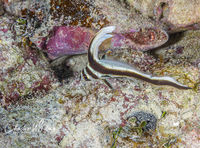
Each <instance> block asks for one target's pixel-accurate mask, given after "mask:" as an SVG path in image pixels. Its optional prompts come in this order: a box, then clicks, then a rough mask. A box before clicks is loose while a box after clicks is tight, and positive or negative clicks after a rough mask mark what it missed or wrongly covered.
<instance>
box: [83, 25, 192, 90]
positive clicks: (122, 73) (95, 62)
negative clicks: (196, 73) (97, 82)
mask: <svg viewBox="0 0 200 148" xmlns="http://www.w3.org/2000/svg"><path fill="white" fill-rule="evenodd" d="M114 30H115V26H108V27H104V28H103V29H101V30H100V31H99V32H98V33H97V34H96V35H95V37H94V38H93V39H92V41H91V43H90V46H89V51H88V64H87V66H86V68H84V69H83V70H82V72H81V76H82V78H83V79H85V80H87V81H88V80H93V79H102V80H104V81H105V82H106V83H107V84H108V85H109V83H108V82H107V81H106V79H107V78H117V77H126V78H130V79H132V78H138V79H141V80H144V81H146V82H150V83H152V84H155V85H169V86H173V87H176V88H179V89H191V88H190V87H188V86H186V85H183V84H181V83H179V82H177V81H176V80H175V79H173V78H172V77H168V76H164V77H157V76H152V75H150V74H146V73H143V72H141V71H139V70H137V69H136V68H134V67H132V66H130V65H128V64H126V63H123V62H119V61H114V60H110V59H99V56H98V50H99V46H100V45H101V44H102V42H103V41H105V40H106V39H108V38H111V37H112V36H113V34H112V32H113V31H114Z"/></svg>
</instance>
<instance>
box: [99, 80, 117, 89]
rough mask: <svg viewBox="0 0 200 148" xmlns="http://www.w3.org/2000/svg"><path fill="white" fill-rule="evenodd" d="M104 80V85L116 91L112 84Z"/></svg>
mask: <svg viewBox="0 0 200 148" xmlns="http://www.w3.org/2000/svg"><path fill="white" fill-rule="evenodd" d="M102 80H103V81H104V83H105V84H106V85H107V86H108V87H109V88H110V89H112V90H114V88H113V86H112V84H110V82H108V80H107V79H102Z"/></svg>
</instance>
